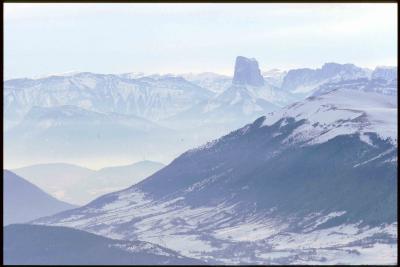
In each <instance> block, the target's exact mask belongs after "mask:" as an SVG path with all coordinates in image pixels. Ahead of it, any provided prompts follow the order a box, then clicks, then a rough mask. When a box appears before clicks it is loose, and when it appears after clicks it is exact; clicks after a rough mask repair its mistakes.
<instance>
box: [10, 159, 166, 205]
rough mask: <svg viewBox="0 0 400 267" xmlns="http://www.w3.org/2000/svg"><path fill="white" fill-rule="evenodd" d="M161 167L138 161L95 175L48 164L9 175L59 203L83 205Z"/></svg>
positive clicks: (74, 168)
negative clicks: (19, 178) (61, 201)
mask: <svg viewBox="0 0 400 267" xmlns="http://www.w3.org/2000/svg"><path fill="white" fill-rule="evenodd" d="M163 167H164V164H162V163H159V162H152V161H141V162H137V163H133V164H130V165H125V166H115V167H107V168H103V169H100V170H97V171H95V170H91V169H88V168H83V167H80V166H77V165H73V164H65V163H49V164H37V165H32V166H27V167H23V168H18V169H13V170H12V171H13V172H15V173H16V174H18V175H20V176H22V177H24V178H25V179H27V180H28V181H29V182H31V183H33V184H35V185H37V186H39V187H40V188H42V189H43V190H44V191H46V192H47V193H49V194H51V195H52V196H54V197H56V198H58V199H60V200H63V201H67V202H69V203H74V204H77V205H84V204H87V203H88V202H90V201H92V200H94V199H95V198H96V197H98V196H100V195H102V194H105V193H110V192H113V191H117V190H121V189H124V188H126V187H129V186H131V185H134V184H136V183H137V182H139V181H141V180H143V179H144V178H146V177H148V176H150V175H151V174H153V173H155V172H156V171H158V170H160V169H161V168H163Z"/></svg>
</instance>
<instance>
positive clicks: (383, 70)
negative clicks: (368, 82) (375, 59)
mask: <svg viewBox="0 0 400 267" xmlns="http://www.w3.org/2000/svg"><path fill="white" fill-rule="evenodd" d="M371 77H372V79H383V80H386V81H388V82H394V81H395V82H396V83H397V67H376V68H375V70H374V71H373V72H372V75H371Z"/></svg>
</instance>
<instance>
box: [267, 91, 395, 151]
mask: <svg viewBox="0 0 400 267" xmlns="http://www.w3.org/2000/svg"><path fill="white" fill-rule="evenodd" d="M396 114H397V102H396V100H395V99H394V98H393V97H390V96H385V95H382V94H378V93H372V92H370V93H366V92H362V91H355V90H345V89H341V90H335V91H331V92H329V93H327V94H324V95H320V96H316V97H309V98H307V99H306V100H305V101H304V102H298V103H295V104H292V105H289V106H288V107H286V108H283V109H281V110H279V111H276V112H273V113H270V114H268V115H267V116H266V117H265V120H264V122H263V124H262V126H271V125H272V124H274V123H276V122H277V121H278V120H280V119H281V118H294V119H295V120H296V121H300V120H305V123H304V124H303V125H302V127H301V128H299V129H297V131H296V132H295V134H294V135H293V136H292V137H293V138H294V139H295V140H299V139H301V141H307V142H308V143H309V144H315V143H322V142H326V141H328V140H330V139H332V138H334V137H336V136H338V135H342V134H353V133H361V134H366V133H370V132H373V133H377V134H378V135H379V136H380V137H381V138H382V139H383V140H386V139H387V140H390V142H392V143H393V144H395V145H397V116H396ZM296 134H299V136H296Z"/></svg>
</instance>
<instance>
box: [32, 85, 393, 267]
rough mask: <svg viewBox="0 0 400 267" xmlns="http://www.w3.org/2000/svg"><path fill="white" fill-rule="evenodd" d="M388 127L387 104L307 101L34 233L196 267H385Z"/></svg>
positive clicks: (333, 96) (388, 254)
mask: <svg viewBox="0 0 400 267" xmlns="http://www.w3.org/2000/svg"><path fill="white" fill-rule="evenodd" d="M396 116H397V103H396V101H395V99H394V98H393V97H392V96H388V95H381V94H377V93H371V92H363V91H355V90H335V91H332V92H329V93H327V94H324V95H321V96H318V97H311V98H308V99H306V100H305V101H302V102H299V103H296V104H293V105H291V106H288V107H286V108H284V109H282V110H280V111H276V112H274V113H271V114H268V115H267V116H265V117H261V118H259V119H257V120H256V121H254V122H253V123H252V124H248V125H246V126H245V127H243V128H240V129H238V130H236V131H234V132H231V133H230V134H228V135H226V136H223V137H221V138H219V139H217V140H215V141H213V142H209V143H207V144H206V145H204V146H201V147H199V148H197V149H193V150H189V151H187V152H185V153H183V154H182V155H181V156H179V157H178V158H176V159H175V160H174V161H173V162H172V163H171V164H169V165H168V166H166V167H165V168H163V169H162V170H160V171H158V172H157V173H155V174H154V175H152V176H150V177H149V178H147V179H145V180H143V181H142V182H140V183H138V184H137V185H134V186H132V187H130V188H128V189H126V190H122V191H119V192H115V193H111V194H107V195H104V196H102V197H100V198H98V199H96V200H95V201H93V202H91V203H89V204H88V205H86V206H84V207H81V208H78V209H75V210H71V211H66V212H62V213H59V214H57V215H55V216H51V217H47V218H42V219H39V220H36V221H35V223H37V224H47V225H62V226H70V227H75V228H78V229H84V230H87V231H90V232H93V233H97V234H100V235H104V236H108V237H115V238H123V239H129V240H137V239H139V240H145V241H148V242H153V243H157V244H160V245H163V246H166V247H168V248H171V249H174V250H177V251H179V252H181V253H182V254H184V255H186V256H190V257H195V258H199V259H203V260H205V261H207V262H208V263H231V264H238V263H241V264H246V263H247V264H249V263H252V264H255V263H258V264H302V263H303V264H304V263H307V264H333V263H342V264H350V263H353V264H354V263H355V264H360V263H368V264H374V263H375V264H382V263H385V264H395V263H396V261H397V256H396V254H397V245H396V242H397V231H396V229H397V201H396V198H397V119H396ZM338 259H340V260H338Z"/></svg>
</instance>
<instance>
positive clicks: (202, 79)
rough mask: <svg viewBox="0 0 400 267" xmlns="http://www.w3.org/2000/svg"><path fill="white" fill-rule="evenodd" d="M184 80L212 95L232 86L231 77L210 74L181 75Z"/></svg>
mask: <svg viewBox="0 0 400 267" xmlns="http://www.w3.org/2000/svg"><path fill="white" fill-rule="evenodd" d="M180 76H182V77H183V78H184V79H185V80H188V81H189V82H191V83H194V84H196V85H198V86H200V87H202V88H206V89H208V90H210V91H213V92H214V93H221V92H223V91H225V90H226V89H227V88H228V87H229V86H230V85H231V84H232V77H229V76H226V75H221V74H217V73H212V72H203V73H197V74H195V73H187V74H181V75H180Z"/></svg>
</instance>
